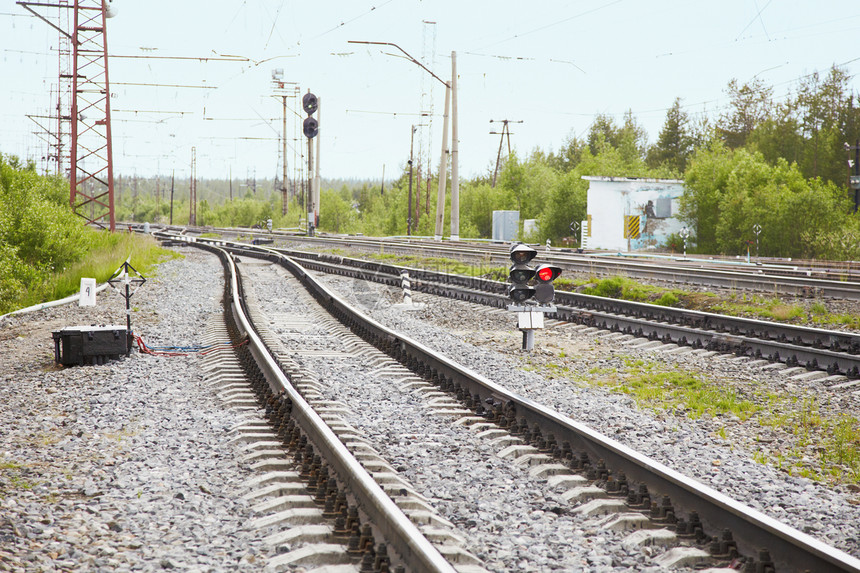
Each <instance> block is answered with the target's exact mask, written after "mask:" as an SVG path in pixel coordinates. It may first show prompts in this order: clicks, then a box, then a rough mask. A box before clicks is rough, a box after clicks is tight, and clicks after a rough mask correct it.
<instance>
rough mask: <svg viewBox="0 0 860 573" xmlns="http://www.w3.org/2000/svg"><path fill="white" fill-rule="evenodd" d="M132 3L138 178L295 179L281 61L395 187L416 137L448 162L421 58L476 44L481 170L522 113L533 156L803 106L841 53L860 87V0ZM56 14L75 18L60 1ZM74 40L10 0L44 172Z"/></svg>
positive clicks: (115, 53) (122, 147) (524, 151)
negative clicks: (632, 130) (681, 113)
mask: <svg viewBox="0 0 860 573" xmlns="http://www.w3.org/2000/svg"><path fill="white" fill-rule="evenodd" d="M113 5H114V8H115V9H116V12H117V14H116V16H115V17H113V18H110V19H109V20H108V21H107V22H108V23H107V27H108V50H109V53H110V55H111V57H110V59H109V77H110V82H111V109H112V119H113V121H112V130H113V158H114V173H115V174H119V175H123V176H132V175H137V176H150V175H155V174H161V175H169V174H170V173H175V174H176V176H177V177H187V176H188V173H189V172H190V163H191V148H192V147H194V148H195V152H196V162H197V176H198V177H205V178H226V177H228V175H232V177H234V178H240V179H241V178H248V179H250V178H265V179H272V178H274V177H275V176H279V175H280V173H281V171H282V167H281V166H282V163H281V157H280V155H281V153H280V147H281V144H280V143H279V138H280V136H281V132H282V99H281V98H280V97H275V94H276V90H275V88H274V86H273V83H272V73H273V70H275V69H281V70H283V80H284V81H285V82H294V83H290V84H286V89H287V90H288V91H289V93H290V94H294V93H295V90H298V92H299V93H300V94H304V93H305V92H307V91H311V92H313V93H314V94H316V95H317V96H318V97H319V98H320V102H321V104H320V112H319V115H320V117H319V121H320V135H319V137H320V172H321V175H322V176H323V177H324V178H343V179H372V180H379V179H380V178H381V177H382V176H383V173H384V174H385V178H386V180H388V181H390V180H391V179H393V178H396V177H398V176H399V175H400V173H402V171H403V169H405V167H406V161H407V159H408V158H409V154H410V144H411V145H412V149H413V156H414V157H415V165H416V166H417V165H418V164H419V163H420V164H422V165H424V166H426V165H427V164H428V163H429V164H430V165H431V166H432V168H433V172H434V173H435V172H436V171H437V168H438V163H439V155H440V151H441V145H442V142H441V139H442V123H443V122H442V112H443V107H444V100H445V88H444V85H443V83H442V81H440V80H438V79H435V78H434V77H433V76H431V74H430V73H428V72H427V71H425V70H424V69H422V68H421V67H419V66H418V65H416V64H415V63H414V62H412V61H410V60H409V59H407V58H406V57H405V56H404V52H405V53H406V54H408V55H409V56H411V57H413V58H415V59H417V60H419V61H421V62H422V63H423V64H424V66H425V67H426V68H428V69H429V70H431V71H432V72H433V73H434V74H435V75H436V76H438V77H439V78H441V79H442V80H444V81H450V79H451V74H452V52H456V66H457V84H458V91H457V103H458V105H457V107H458V113H459V122H458V128H459V137H458V139H459V156H460V158H459V169H460V175H461V177H465V178H472V177H476V176H481V175H487V174H491V173H492V171H493V168H494V165H495V161H496V156H497V153H498V151H499V144H500V135H498V134H492V133H491V132H500V131H501V127H502V124H501V123H499V121H500V120H505V119H507V120H510V121H511V122H517V123H510V132H511V137H510V141H511V145H512V147H513V149H514V150H515V151H516V152H517V154H518V155H519V156H521V157H522V156H526V155H528V154H529V153H531V152H532V151H533V150H534V149H536V148H540V149H541V150H543V151H545V152H549V151H554V150H558V149H559V148H560V147H562V146H563V145H564V144H565V142H566V141H567V140H568V139H569V138H570V137H584V136H585V135H587V133H588V129H589V127H590V125H591V123H592V121H593V120H594V117H595V115H596V114H607V115H611V116H613V117H614V118H616V120H617V121H618V122H619V123H620V122H621V121H623V114H624V113H625V112H626V111H628V110H631V111H632V112H633V114H634V116H635V117H636V119H637V121H638V122H639V123H640V124H641V125H642V126H643V127H644V128H645V129H646V130H647V132H648V134H649V138H650V140H651V142H654V141H656V139H657V136H658V134H659V131H660V128H661V126H662V125H663V122H664V120H665V116H666V110H667V109H668V108H669V107H671V105H672V104H673V102H674V100H675V98H681V103H682V106H683V107H684V109H685V111H687V113H688V114H690V115H692V116H695V115H697V114H702V113H705V114H707V115H709V116H710V117H712V118H714V117H717V116H719V114H720V113H723V112H724V111H725V110H726V109H727V104H728V97H727V95H726V92H725V89H726V86H727V84H728V83H729V81H730V80H732V79H737V80H738V82H739V83H741V84H743V83H746V82H750V81H753V80H755V79H759V80H761V81H763V82H764V83H765V84H767V85H770V86H772V87H773V89H774V96H775V98H776V99H784V98H785V97H787V96H788V95H789V94H790V93H792V91H793V90H796V88H797V85H798V81H800V80H801V79H802V78H804V77H806V76H807V75H808V74H811V73H814V72H816V71H817V72H820V73H826V72H827V70H828V69H829V68H830V67H831V66H832V65H834V64H836V65H840V66H841V67H843V68H844V69H845V70H847V71H848V73H849V74H851V76H852V80H851V81H852V89H854V90H855V91H860V85H858V82H857V79H856V74H857V73H858V72H860V42H858V37H860V4H858V3H857V2H855V1H850V0H817V1H816V2H809V1H799V0H722V1H721V2H705V1H700V0H649V1H647V2H645V1H642V0H576V1H561V0H539V1H533V2H522V1H517V2H512V1H509V0H495V1H493V2H484V1H478V0H471V1H468V0H466V1H464V0H459V1H451V0H370V1H367V0H344V1H341V0H337V1H326V0H318V1H314V2H296V1H290V0H245V1H241V2H240V1H238V0H233V1H231V2H212V1H211V0H207V1H203V0H181V1H176V0H174V1H171V2H167V1H165V0H146V1H143V0H114V2H113ZM45 10H46V11H45V12H44V13H45V14H46V16H48V17H50V18H56V15H57V12H58V10H56V9H45ZM350 41H370V42H390V43H394V44H397V46H399V48H400V49H398V48H396V47H392V46H372V45H363V44H353V43H350ZM57 46H58V33H57V32H56V31H55V30H54V29H53V28H51V27H50V26H48V25H47V24H46V23H45V22H43V21H41V20H39V19H37V18H35V17H33V16H31V15H29V13H28V12H26V10H24V9H23V8H22V7H21V6H18V5H16V4H15V2H14V1H12V0H7V1H6V2H4V3H3V4H2V5H0V71H2V74H0V153H3V154H7V155H8V154H11V155H17V156H19V157H22V158H32V159H35V160H36V161H37V163H39V165H43V164H44V163H43V162H42V161H41V158H42V157H43V156H44V155H45V154H46V149H47V145H46V144H45V143H44V142H43V139H42V138H41V137H40V136H38V135H36V133H34V132H39V131H40V128H39V127H38V126H37V125H35V123H33V121H32V120H30V119H29V118H28V117H27V114H30V115H39V114H48V113H50V111H49V110H51V109H52V108H53V107H54V106H55V103H56V102H55V96H52V89H56V85H57V82H58V68H59V65H58V56H57V51H56V50H57ZM120 56H148V57H146V58H140V57H135V58H130V57H120ZM225 56H229V57H225ZM176 57H183V58H192V59H171V58H176ZM207 58H208V59H207ZM227 60H230V61H227ZM176 86H184V87H176ZM192 86H193V87H192ZM287 103H288V106H289V108H290V109H289V110H288V112H287V115H288V121H287V124H288V125H287V140H288V144H289V148H288V152H287V157H286V159H287V165H288V172H289V176H290V177H294V176H295V174H296V172H295V168H296V166H297V165H298V164H299V163H301V162H303V161H304V160H303V159H302V151H303V150H306V147H305V146H306V144H305V143H303V142H300V141H298V140H297V135H296V134H297V133H300V130H301V127H300V125H301V120H302V119H303V118H304V117H305V113H304V111H303V110H302V109H301V103H300V101H299V99H298V98H294V97H290V98H288V100H287ZM431 112H432V114H431ZM492 121H495V122H496V123H492ZM518 122H522V123H518ZM413 126H414V137H411V136H412V132H413ZM449 137H450V135H449ZM503 153H504V154H507V144H506V143H505V145H504V148H503ZM422 169H424V173H425V174H426V167H422Z"/></svg>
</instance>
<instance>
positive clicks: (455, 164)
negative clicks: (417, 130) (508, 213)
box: [451, 52, 460, 241]
mask: <svg viewBox="0 0 860 573" xmlns="http://www.w3.org/2000/svg"><path fill="white" fill-rule="evenodd" d="M457 125H458V121H457V52H451V240H452V241H459V240H460V142H459V141H457V139H458V130H457Z"/></svg>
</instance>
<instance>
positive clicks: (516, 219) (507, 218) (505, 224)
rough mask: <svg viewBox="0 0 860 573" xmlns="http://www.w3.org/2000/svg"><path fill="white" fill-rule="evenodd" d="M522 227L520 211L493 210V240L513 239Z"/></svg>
mask: <svg viewBox="0 0 860 573" xmlns="http://www.w3.org/2000/svg"><path fill="white" fill-rule="evenodd" d="M519 227H520V212H519V211H493V240H494V241H513V240H514V239H516V238H517V233H518V232H519V230H520V229H519Z"/></svg>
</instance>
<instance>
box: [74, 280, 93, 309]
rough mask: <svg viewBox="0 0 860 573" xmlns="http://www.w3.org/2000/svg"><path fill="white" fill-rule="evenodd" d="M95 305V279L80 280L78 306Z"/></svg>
mask: <svg viewBox="0 0 860 573" xmlns="http://www.w3.org/2000/svg"><path fill="white" fill-rule="evenodd" d="M95 305H96V279H88V278H81V297H80V298H79V299H78V306H95Z"/></svg>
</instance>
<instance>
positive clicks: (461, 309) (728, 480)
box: [322, 275, 860, 557]
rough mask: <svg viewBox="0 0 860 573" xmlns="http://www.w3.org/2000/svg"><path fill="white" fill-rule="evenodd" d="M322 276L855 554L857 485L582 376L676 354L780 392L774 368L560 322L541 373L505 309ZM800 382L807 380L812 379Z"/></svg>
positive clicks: (569, 410) (752, 433) (446, 346)
mask: <svg viewBox="0 0 860 573" xmlns="http://www.w3.org/2000/svg"><path fill="white" fill-rule="evenodd" d="M322 278H323V280H324V281H325V282H326V284H328V285H329V286H330V287H332V288H334V289H335V290H336V291H337V292H339V293H340V294H342V295H343V296H345V298H346V299H347V300H349V301H351V302H353V303H356V304H358V305H360V306H361V307H362V308H363V310H364V311H365V312H366V313H367V314H369V315H370V316H371V317H373V318H374V319H376V320H378V321H379V322H381V323H383V324H385V325H386V326H388V327H390V328H393V329H395V330H397V331H399V332H402V333H404V334H406V335H407V336H410V337H411V338H413V339H415V340H418V341H420V342H422V343H423V344H425V345H427V346H429V347H431V348H435V349H437V350H439V351H440V352H442V353H444V354H445V355H447V356H449V357H451V358H453V359H454V360H457V361H459V362H461V363H463V364H468V365H469V366H470V367H471V368H473V369H474V370H476V371H478V372H479V373H481V374H483V375H485V376H487V377H488V378H490V379H491V380H493V381H495V382H497V383H499V384H502V385H503V386H506V387H507V388H509V389H511V390H512V391H513V392H515V393H518V394H520V395H522V396H525V397H528V398H531V399H532V400H535V401H537V402H540V403H542V404H545V405H547V406H549V407H551V408H554V409H555V410H557V411H559V412H561V413H563V414H566V415H568V416H570V417H571V418H573V419H574V420H577V421H580V422H583V423H585V424H587V425H589V426H591V427H592V428H594V429H596V430H597V431H599V432H601V433H603V434H605V435H608V436H611V437H613V438H615V439H617V440H619V441H621V442H622V443H624V444H626V445H628V446H630V447H631V448H634V449H636V450H638V451H640V452H642V453H644V454H645V455H648V456H650V457H652V458H654V459H655V460H657V461H659V462H662V463H664V464H666V465H668V466H670V467H672V468H674V469H676V470H678V471H680V472H682V473H684V474H686V475H689V476H690V477H692V478H694V479H696V480H698V481H700V482H702V483H704V484H706V485H709V486H711V487H713V488H714V489H716V490H718V491H721V492H723V493H725V494H727V495H729V496H731V497H733V498H735V499H737V500H739V501H741V502H743V503H746V504H748V505H749V506H751V507H753V508H755V509H758V510H760V511H762V512H764V513H765V514H767V515H770V516H771V517H774V518H775V519H778V520H780V521H783V522H786V523H788V524H789V525H791V526H793V527H795V528H796V529H798V530H800V531H803V532H805V533H808V534H810V535H812V536H813V537H816V538H819V539H821V540H822V541H824V542H825V543H828V544H830V545H833V546H835V547H838V548H839V549H842V550H843V551H845V552H847V553H849V554H851V555H853V556H854V557H860V505H858V499H857V490H856V488H854V487H843V486H840V487H836V488H830V487H827V486H825V485H822V484H821V483H818V482H814V481H811V480H809V479H805V478H802V477H798V476H792V475H788V474H787V473H785V472H781V471H779V470H777V469H776V468H774V467H773V466H771V465H765V464H762V463H759V462H757V461H756V460H755V459H754V457H753V456H752V453H751V452H750V451H748V450H745V449H744V448H740V447H734V446H732V444H731V443H729V442H727V441H726V440H723V439H721V438H719V437H718V436H717V435H716V434H715V432H716V430H717V429H718V428H719V427H720V424H726V425H728V426H731V432H732V433H733V436H734V439H735V441H736V442H739V443H749V444H754V443H756V441H757V440H759V439H760V434H761V429H760V428H758V427H756V426H755V425H754V424H744V423H741V422H740V421H738V420H731V419H728V420H725V421H720V424H717V423H715V421H714V420H712V419H707V418H700V419H697V420H694V419H690V418H688V417H687V416H686V414H685V413H684V412H674V413H671V412H669V413H666V412H664V413H662V414H655V413H654V412H653V411H648V410H643V409H639V408H637V406H636V404H635V403H634V402H633V400H632V399H631V398H629V397H626V396H622V395H618V394H613V393H610V392H607V391H606V390H603V389H601V388H595V387H592V386H589V385H587V384H584V383H582V380H583V379H585V378H587V377H588V376H589V372H590V371H591V370H592V369H593V368H595V367H599V366H601V365H602V366H613V365H615V364H618V363H619V362H620V361H619V357H620V356H624V357H625V358H627V359H629V358H630V357H633V358H637V357H641V358H642V359H644V360H655V359H656V360H659V361H663V362H671V361H675V362H677V363H679V364H682V365H683V367H689V368H695V369H698V370H700V371H707V372H710V373H711V374H712V375H713V376H724V377H725V378H727V379H729V378H737V379H746V380H748V381H750V382H753V381H754V383H755V384H757V385H762V386H763V388H764V390H765V391H772V392H775V393H780V392H785V391H786V388H787V386H790V385H791V384H792V383H794V382H792V381H790V380H787V379H786V378H785V377H783V376H782V375H780V374H779V373H778V372H773V373H769V372H763V371H762V370H761V369H759V368H756V367H751V366H748V365H746V364H745V362H744V361H736V360H733V359H731V358H726V357H716V358H714V357H710V358H704V357H696V356H691V355H689V354H687V355H683V356H672V355H671V354H666V353H660V354H656V351H654V350H635V349H631V348H629V347H626V346H624V344H623V343H613V342H611V341H605V340H602V339H597V338H596V337H595V335H594V334H578V333H576V332H575V331H572V330H569V331H567V332H566V333H563V334H556V335H550V334H548V333H547V332H548V331H546V332H542V331H539V334H538V339H539V341H538V344H540V339H541V338H542V337H545V341H553V340H554V342H555V343H556V344H558V340H557V339H554V338H552V336H558V337H562V338H564V339H566V341H567V342H568V343H567V344H566V345H565V348H567V349H568V352H570V348H574V349H578V351H579V356H578V357H577V358H578V360H576V361H575V362H576V363H575V365H573V366H572V368H571V371H570V372H568V373H565V374H564V375H558V374H556V375H553V376H542V375H539V374H538V373H536V372H529V371H524V370H523V368H524V367H525V368H527V369H530V370H532V369H533V370H540V366H539V365H540V364H544V365H545V364H546V363H548V362H551V359H550V358H549V357H548V355H547V354H546V353H544V354H541V353H540V352H537V353H535V354H534V356H532V357H529V358H526V357H523V355H522V353H521V352H519V350H518V347H519V344H520V338H521V336H520V333H519V332H518V331H516V330H515V326H516V321H515V318H514V316H513V315H512V314H508V313H498V312H486V311H483V310H481V309H479V308H478V307H477V306H476V305H472V304H468V303H462V302H459V301H455V300H450V299H441V298H439V297H433V296H427V295H422V294H414V295H413V298H414V300H415V301H416V302H426V303H427V306H426V307H425V309H424V310H423V311H420V312H417V313H416V312H403V311H402V310H399V309H398V308H397V307H396V306H395V305H392V304H391V302H392V301H394V302H399V300H398V299H399V296H400V295H399V293H398V292H397V290H396V289H387V288H384V287H381V286H380V285H377V284H368V283H361V282H359V281H354V280H351V279H345V278H341V277H335V276H330V275H328V276H326V275H323V276H322ZM505 331H506V332H505ZM500 332H502V334H500ZM465 340H469V341H470V342H466V341H465ZM613 367H614V366H613ZM808 384H809V385H810V387H812V388H814V385H815V382H814V381H813V382H809V383H808ZM819 391H821V392H826V391H827V388H826V387H824V386H823V385H822V386H821V387H820V388H819ZM834 401H836V400H835V398H834ZM842 402H843V407H845V408H847V409H848V410H847V411H848V412H849V413H851V412H853V413H855V414H856V407H857V405H858V402H860V400H858V398H857V396H856V395H849V396H848V397H844V399H843V400H842Z"/></svg>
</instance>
